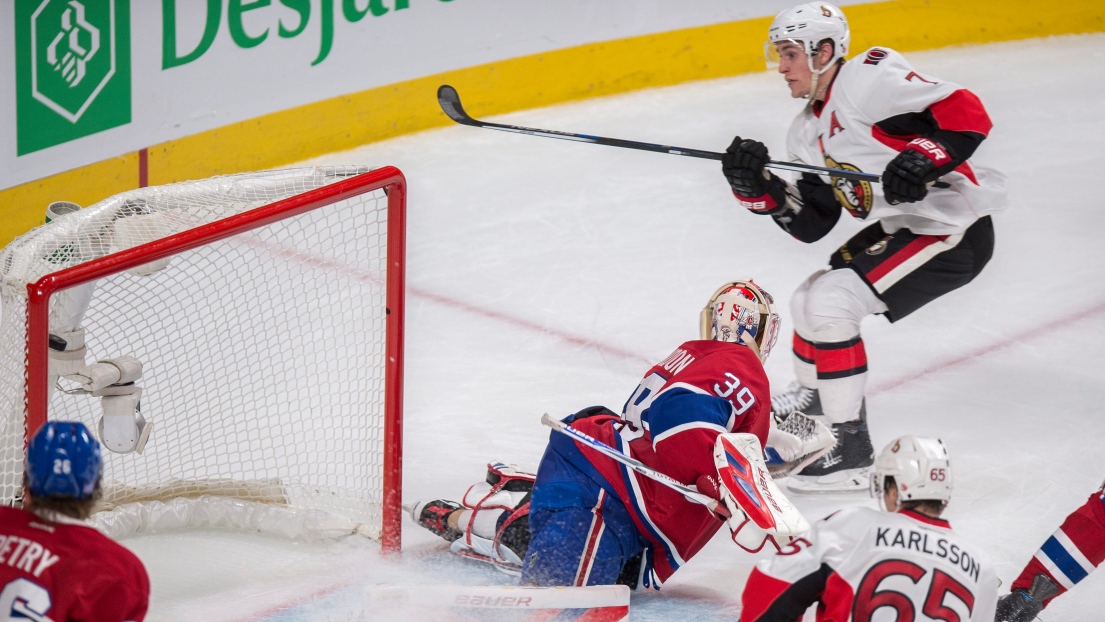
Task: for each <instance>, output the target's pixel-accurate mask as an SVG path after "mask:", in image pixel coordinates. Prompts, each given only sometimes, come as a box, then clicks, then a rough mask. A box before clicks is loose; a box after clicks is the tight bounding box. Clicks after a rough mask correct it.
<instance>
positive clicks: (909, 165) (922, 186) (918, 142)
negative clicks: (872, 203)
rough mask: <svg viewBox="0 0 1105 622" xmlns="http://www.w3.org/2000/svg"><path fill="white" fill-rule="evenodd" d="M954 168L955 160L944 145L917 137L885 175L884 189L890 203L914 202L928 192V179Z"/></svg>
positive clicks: (888, 165) (896, 158) (929, 180)
mask: <svg viewBox="0 0 1105 622" xmlns="http://www.w3.org/2000/svg"><path fill="white" fill-rule="evenodd" d="M953 168H955V159H954V157H953V156H952V153H951V150H950V149H948V147H946V146H945V145H943V144H941V143H939V142H937V141H935V140H933V139H931V138H918V139H915V140H914V141H912V142H911V143H909V144H908V145H906V146H905V149H903V150H902V152H901V153H899V154H898V155H897V156H896V157H895V158H894V159H893V160H891V161H890V164H887V165H886V171H885V172H883V174H882V192H883V196H884V197H886V200H887V202H889V203H890V204H891V205H897V204H899V203H915V202H917V201H920V200H921V199H923V198H925V196H927V195H928V192H929V189H928V184H929V182H933V181H936V179H937V178H938V177H940V176H941V175H943V174H944V173H946V172H948V171H949V170H951V169H953Z"/></svg>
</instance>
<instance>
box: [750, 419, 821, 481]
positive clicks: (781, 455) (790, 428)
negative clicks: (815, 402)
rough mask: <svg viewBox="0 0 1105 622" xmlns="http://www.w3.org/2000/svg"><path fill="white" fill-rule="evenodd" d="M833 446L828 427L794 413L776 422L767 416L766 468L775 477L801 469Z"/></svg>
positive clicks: (786, 475)
mask: <svg viewBox="0 0 1105 622" xmlns="http://www.w3.org/2000/svg"><path fill="white" fill-rule="evenodd" d="M834 445H836V437H835V436H833V431H832V430H831V429H829V426H827V425H825V424H824V423H821V422H820V421H818V420H816V419H813V418H812V417H807V416H806V415H804V414H802V413H800V412H795V413H791V415H790V416H788V417H786V418H785V419H784V420H783V421H782V423H779V422H778V420H777V419H776V418H775V417H772V418H771V429H770V430H768V433H767V448H766V449H765V450H764V455H765V457H766V458H767V470H768V471H770V472H771V476H772V477H774V478H776V479H779V478H783V477H789V476H790V475H792V474H794V473H797V472H799V471H801V470H802V469H804V468H806V467H807V466H808V465H810V464H812V463H813V462H814V461H815V460H817V459H818V458H820V457H821V456H823V455H825V454H826V453H828V451H829V450H830V449H832V448H833V446H834Z"/></svg>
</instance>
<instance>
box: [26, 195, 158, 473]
mask: <svg viewBox="0 0 1105 622" xmlns="http://www.w3.org/2000/svg"><path fill="white" fill-rule="evenodd" d="M57 205H58V204H56V203H55V204H51V205H50V207H48V208H47V211H46V222H47V223H49V222H51V221H54V220H57V221H58V225H65V224H66V221H64V220H62V219H63V218H65V216H66V214H68V213H70V212H72V211H79V210H80V206H78V205H76V204H74V203H65V202H63V207H64V211H58V210H57V207H56V206H57ZM90 228H91V229H93V230H94V231H93V232H84V236H85V237H84V238H83V240H82V241H81V242H80V243H79V245H80V246H83V247H86V248H87V249H88V250H87V254H88V255H95V256H100V255H103V254H106V253H107V252H108V251H113V250H125V249H128V248H132V247H135V246H139V245H141V244H145V243H147V242H151V241H153V240H156V239H159V238H161V237H165V236H166V235H168V234H169V233H171V231H170V228H169V225H168V224H167V222H166V220H165V215H164V214H163V213H160V212H153V211H151V210H150V208H149V206H148V205H147V204H146V202H145V201H143V200H141V199H128V200H126V201H123V202H121V203H120V204H119V205H118V206H116V207H115V208H114V211H113V212H112V214H111V215H110V226H108V227H106V228H103V229H101V228H98V227H95V226H93V227H90ZM109 240H110V242H109ZM47 247H49V245H47ZM94 249H98V250H94ZM54 253H55V254H56V255H57V259H59V260H62V259H68V258H69V257H68V255H66V254H64V253H61V254H58V251H54ZM51 257H54V255H51ZM51 261H52V260H51ZM168 263H169V260H168V259H160V260H157V261H153V262H150V263H147V264H142V265H140V266H137V267H135V268H132V269H131V270H129V272H130V273H132V274H134V275H136V276H149V275H151V274H154V273H156V272H158V271H160V270H162V269H164V268H165V267H166V266H167V265H168ZM96 286H97V282H96V281H91V282H88V283H84V284H82V285H78V286H76V287H72V288H69V289H65V290H62V291H60V292H58V293H57V294H56V295H55V296H54V297H53V300H52V302H51V305H50V320H49V326H50V329H49V330H50V352H49V372H48V373H49V380H48V383H49V387H50V391H51V392H52V391H54V390H56V389H60V390H62V391H64V392H66V393H70V394H79V395H89V396H91V397H94V398H99V399H100V405H101V407H102V408H103V416H102V417H101V418H100V421H99V424H98V426H97V427H98V429H97V432H98V436H99V437H100V440H101V441H102V442H103V444H104V447H106V448H107V449H109V450H110V451H112V452H115V453H120V454H126V453H131V452H136V453H139V454H141V453H142V450H143V449H144V448H145V445H146V441H147V440H148V439H149V436H150V432H151V430H152V428H153V425H152V423H151V422H149V421H147V420H146V418H145V417H144V416H143V415H142V407H141V398H142V388H141V387H140V386H139V385H138V384H137V382H138V381H139V380H141V378H142V362H141V361H139V360H138V359H136V358H134V357H132V356H119V357H116V358H112V359H101V360H99V361H96V362H94V363H91V364H88V363H87V362H86V360H85V359H86V356H87V354H88V347H86V345H85V337H86V335H85V330H84V327H83V326H82V323H83V322H84V318H85V314H86V313H87V311H88V308H89V305H90V304H91V303H92V297H93V295H94V294H95V291H96ZM60 379H65V380H66V383H67V385H68V386H69V387H71V388H65V385H62V384H61V383H59V382H58V381H59V380H60Z"/></svg>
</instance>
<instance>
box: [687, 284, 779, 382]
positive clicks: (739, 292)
mask: <svg viewBox="0 0 1105 622" xmlns="http://www.w3.org/2000/svg"><path fill="white" fill-rule="evenodd" d="M779 322H780V320H779V313H778V312H777V311H776V310H775V300H774V299H773V298H772V297H771V294H768V293H767V292H766V291H764V290H763V289H760V287H759V286H758V285H756V284H755V283H753V282H752V279H748V280H744V281H733V282H732V283H726V284H725V285H722V286H721V287H720V288H718V290H717V291H716V292H714V295H713V296H711V297H710V302H708V303H706V307H705V308H704V309H702V315H701V323H700V327H699V328H700V334H701V336H702V338H703V339H710V340H713V341H725V342H729V343H739V344H743V345H746V346H748V347H750V348H752V350H754V351H755V352H756V355H757V356H759V357H760V362H763V361H766V360H767V356H768V355H769V354H771V348H772V347H773V346H774V345H775V340H776V339H778V338H779Z"/></svg>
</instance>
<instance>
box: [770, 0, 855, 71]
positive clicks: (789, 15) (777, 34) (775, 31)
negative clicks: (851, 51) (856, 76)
mask: <svg viewBox="0 0 1105 622" xmlns="http://www.w3.org/2000/svg"><path fill="white" fill-rule="evenodd" d="M826 39H829V40H831V41H832V42H833V55H832V57H831V58H829V62H827V63H825V66H824V67H822V68H821V69H820V70H818V69H814V66H813V58H814V56H816V55H817V50H818V46H819V44H820V43H821V42H822V41H824V40H826ZM851 40H852V32H851V30H849V29H848V20H847V19H846V18H845V17H844V12H843V11H841V10H840V9H839V8H838V7H837V6H836V5H834V4H829V3H827V2H809V3H807V4H799V5H798V6H794V7H791V8H789V9H787V10H785V11H783V12H782V13H779V14H778V15H776V16H775V21H773V22H771V28H769V29H768V31H767V43H765V44H764V57H765V58H766V59H767V66H768V68H769V69H771V68H774V67H778V66H779V53H778V51H776V49H775V45H776V44H777V43H782V42H784V41H790V42H792V43H794V44H796V45H799V46H801V47H802V49H803V50H805V52H806V55H807V56H808V58H807V60H806V62H807V63H809V67H810V71H812V72H813V73H814V74H822V73H825V71H826V70H828V68H829V67H832V66H833V63H835V62H836V61H837V60H838V59H841V58H844V57H845V56H846V55H847V54H848V45H849V43H850V42H851Z"/></svg>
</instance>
